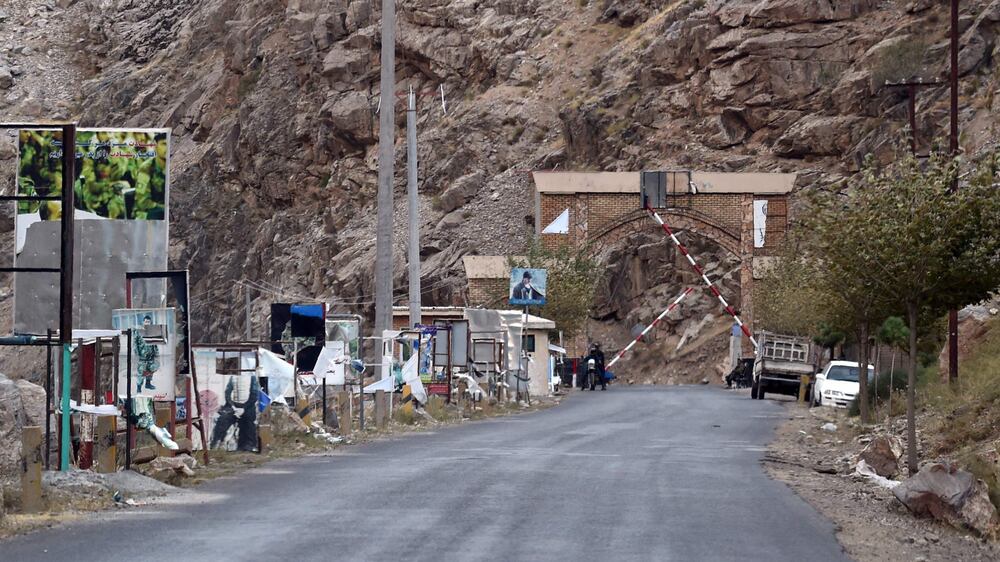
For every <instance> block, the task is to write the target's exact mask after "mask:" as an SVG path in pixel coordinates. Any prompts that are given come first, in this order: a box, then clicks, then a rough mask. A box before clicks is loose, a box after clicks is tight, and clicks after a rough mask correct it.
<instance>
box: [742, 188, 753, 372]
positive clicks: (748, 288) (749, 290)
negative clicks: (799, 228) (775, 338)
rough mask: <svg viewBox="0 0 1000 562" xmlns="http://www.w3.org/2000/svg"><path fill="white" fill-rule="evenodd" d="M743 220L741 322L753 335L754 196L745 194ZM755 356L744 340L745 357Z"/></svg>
mask: <svg viewBox="0 0 1000 562" xmlns="http://www.w3.org/2000/svg"><path fill="white" fill-rule="evenodd" d="M740 209H741V210H742V218H743V220H742V221H741V222H740V260H741V262H740V313H741V314H740V320H743V323H744V324H746V326H747V328H748V329H749V330H750V333H753V195H752V194H749V193H748V194H744V195H743V199H742V200H741V201H740ZM753 356H754V349H753V345H751V344H750V341H749V340H748V339H747V338H746V337H744V338H743V357H744V358H750V357H753Z"/></svg>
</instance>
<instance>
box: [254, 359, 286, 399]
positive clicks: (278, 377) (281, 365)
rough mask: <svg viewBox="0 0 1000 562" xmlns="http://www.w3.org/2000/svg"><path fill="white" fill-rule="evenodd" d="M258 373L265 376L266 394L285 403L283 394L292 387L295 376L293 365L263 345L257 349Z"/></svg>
mask: <svg viewBox="0 0 1000 562" xmlns="http://www.w3.org/2000/svg"><path fill="white" fill-rule="evenodd" d="M257 357H258V359H259V361H260V363H259V365H258V373H257V374H258V375H260V376H262V377H267V390H268V392H267V395H268V396H270V397H271V400H272V401H274V402H277V403H279V404H287V402H285V395H286V394H287V393H288V392H289V391H290V389H291V388H292V380H293V379H294V377H295V367H293V366H292V364H291V363H289V362H288V361H285V360H284V359H282V358H281V356H280V355H278V354H276V353H272V352H270V351H268V350H266V349H264V348H263V347H261V348H259V349H258V350H257Z"/></svg>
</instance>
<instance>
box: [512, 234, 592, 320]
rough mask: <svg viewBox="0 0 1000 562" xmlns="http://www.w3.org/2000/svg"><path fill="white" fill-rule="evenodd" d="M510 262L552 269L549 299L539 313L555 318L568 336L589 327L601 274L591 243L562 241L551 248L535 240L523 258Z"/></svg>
mask: <svg viewBox="0 0 1000 562" xmlns="http://www.w3.org/2000/svg"><path fill="white" fill-rule="evenodd" d="M507 263H508V265H509V266H510V267H511V268H515V267H528V268H540V269H546V270H548V283H547V289H548V291H547V292H546V303H545V306H543V307H542V308H541V311H540V312H539V313H540V314H541V315H542V316H544V317H545V318H548V319H550V320H552V321H554V322H555V323H556V327H558V329H559V330H561V331H562V332H563V336H564V337H565V338H567V339H571V338H573V337H575V336H577V335H579V334H580V333H583V332H584V331H585V329H586V327H587V319H588V318H589V317H590V311H591V309H592V308H593V306H594V293H595V291H596V290H597V281H598V279H599V278H600V275H601V268H600V264H598V263H597V260H595V259H594V257H593V255H592V252H591V249H590V248H589V247H587V246H584V247H580V248H577V247H575V246H572V245H570V244H560V245H557V246H555V247H551V248H549V247H545V246H543V245H542V244H540V243H539V242H538V241H535V242H532V244H531V245H530V246H529V247H528V251H527V252H526V254H525V256H524V257H523V259H522V258H508V259H507Z"/></svg>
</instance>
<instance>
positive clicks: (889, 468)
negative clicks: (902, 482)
mask: <svg viewBox="0 0 1000 562" xmlns="http://www.w3.org/2000/svg"><path fill="white" fill-rule="evenodd" d="M902 456H903V441H902V440H901V439H899V438H898V437H895V436H888V435H880V436H878V437H876V438H874V439H872V440H871V441H869V442H868V444H867V445H865V448H864V450H862V451H861V453H860V454H859V455H858V460H859V461H864V462H865V464H867V465H868V466H869V467H871V469H872V470H874V471H875V473H876V474H878V475H879V476H882V477H884V478H895V477H896V476H898V475H899V459H900V458H901V457H902Z"/></svg>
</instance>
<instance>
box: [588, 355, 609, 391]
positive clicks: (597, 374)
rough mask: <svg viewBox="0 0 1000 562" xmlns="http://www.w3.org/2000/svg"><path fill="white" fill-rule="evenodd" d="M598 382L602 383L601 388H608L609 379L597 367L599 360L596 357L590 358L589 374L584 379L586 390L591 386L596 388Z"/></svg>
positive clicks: (591, 388)
mask: <svg viewBox="0 0 1000 562" xmlns="http://www.w3.org/2000/svg"><path fill="white" fill-rule="evenodd" d="M598 384H600V385H601V390H607V389H608V381H607V379H605V378H604V374H603V373H601V371H600V370H599V369H598V368H597V361H596V360H594V359H588V360H587V374H586V375H585V376H584V379H583V388H584V390H586V389H587V387H588V386H589V387H590V390H594V388H595V387H596V386H597V385H598Z"/></svg>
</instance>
